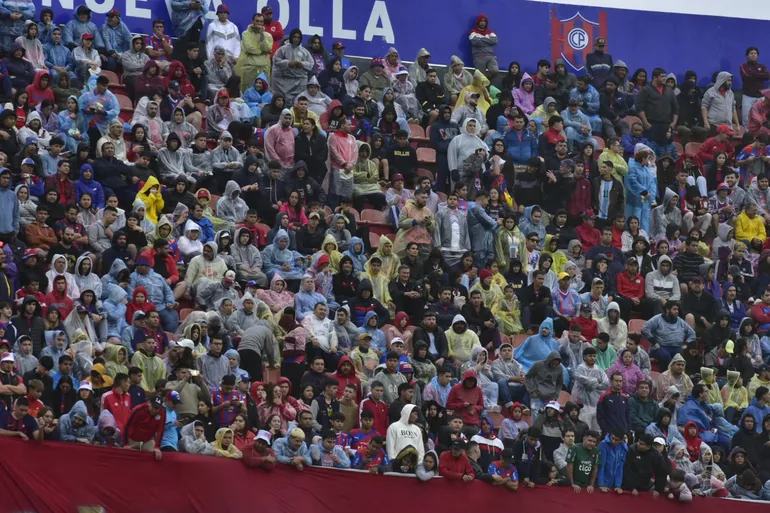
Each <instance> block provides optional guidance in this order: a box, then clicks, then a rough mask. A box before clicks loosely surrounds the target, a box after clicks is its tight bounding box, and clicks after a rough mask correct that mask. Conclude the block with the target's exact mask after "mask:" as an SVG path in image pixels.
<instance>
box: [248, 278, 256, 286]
mask: <svg viewBox="0 0 770 513" xmlns="http://www.w3.org/2000/svg"><path fill="white" fill-rule="evenodd" d="M246 286H247V287H256V286H257V282H256V281H254V280H251V281H250V282H248V283H247V284H246Z"/></svg>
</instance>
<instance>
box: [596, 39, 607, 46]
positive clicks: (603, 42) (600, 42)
mask: <svg viewBox="0 0 770 513" xmlns="http://www.w3.org/2000/svg"><path fill="white" fill-rule="evenodd" d="M606 45H607V40H606V39H604V38H603V37H597V38H596V46H606Z"/></svg>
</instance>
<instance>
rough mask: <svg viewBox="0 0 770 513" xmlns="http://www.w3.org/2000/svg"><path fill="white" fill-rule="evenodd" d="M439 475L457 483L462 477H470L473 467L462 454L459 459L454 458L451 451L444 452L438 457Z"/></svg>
mask: <svg viewBox="0 0 770 513" xmlns="http://www.w3.org/2000/svg"><path fill="white" fill-rule="evenodd" d="M438 469H439V474H441V477H445V478H446V479H450V480H453V481H459V480H460V479H462V478H463V476H465V475H468V476H472V475H474V474H473V467H472V466H471V462H470V460H469V459H468V456H466V455H465V453H464V452H463V453H462V454H461V455H460V457H459V458H455V457H454V455H453V454H452V451H444V452H442V453H441V456H439V466H438Z"/></svg>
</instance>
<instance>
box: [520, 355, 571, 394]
mask: <svg viewBox="0 0 770 513" xmlns="http://www.w3.org/2000/svg"><path fill="white" fill-rule="evenodd" d="M554 360H559V361H560V362H561V356H559V352H558V351H551V352H550V353H549V354H548V356H547V357H546V359H545V360H543V361H539V362H535V365H533V366H532V368H531V369H529V372H527V377H526V380H525V381H524V385H525V386H526V387H527V392H529V394H530V395H532V393H533V392H534V393H536V394H537V398H538V399H539V400H541V401H544V402H547V401H555V400H556V399H557V398H558V397H559V393H560V392H561V387H562V385H563V384H564V370H563V368H562V366H561V365H557V366H556V367H551V366H550V363H551V362H552V361H554Z"/></svg>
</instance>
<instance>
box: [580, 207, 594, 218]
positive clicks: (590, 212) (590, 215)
mask: <svg viewBox="0 0 770 513" xmlns="http://www.w3.org/2000/svg"><path fill="white" fill-rule="evenodd" d="M583 219H596V214H595V213H594V211H593V209H591V208H589V209H588V210H586V211H585V212H583Z"/></svg>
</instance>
